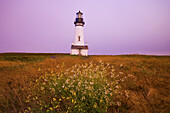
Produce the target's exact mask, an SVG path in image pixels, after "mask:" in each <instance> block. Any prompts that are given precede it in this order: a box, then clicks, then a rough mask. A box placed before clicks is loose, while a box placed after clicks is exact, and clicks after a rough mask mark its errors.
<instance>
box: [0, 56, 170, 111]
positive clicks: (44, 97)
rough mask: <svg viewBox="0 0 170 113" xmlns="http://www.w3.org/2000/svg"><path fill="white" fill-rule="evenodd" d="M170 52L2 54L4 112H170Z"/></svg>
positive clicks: (0, 97)
mask: <svg viewBox="0 0 170 113" xmlns="http://www.w3.org/2000/svg"><path fill="white" fill-rule="evenodd" d="M169 77H170V56H146V55H117V56H107V55H102V56H100V55H92V56H88V57H82V56H70V55H69V54H36V53H35V54H33V53H30V54H29V53H27V54H26V53H3V54H0V112H13V113H14V112H109V113H111V112H115V113H116V112H118V113H119V112H131V113H142V112H146V113H168V112H169V111H170V89H169V88H170V84H169V83H170V79H169Z"/></svg>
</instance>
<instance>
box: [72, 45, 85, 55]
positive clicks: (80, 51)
mask: <svg viewBox="0 0 170 113" xmlns="http://www.w3.org/2000/svg"><path fill="white" fill-rule="evenodd" d="M70 54H71V55H80V56H88V46H87V45H86V46H75V45H72V46H71V53H70Z"/></svg>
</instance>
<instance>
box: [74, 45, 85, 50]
mask: <svg viewBox="0 0 170 113" xmlns="http://www.w3.org/2000/svg"><path fill="white" fill-rule="evenodd" d="M71 49H88V46H87V45H85V46H76V45H72V46H71Z"/></svg>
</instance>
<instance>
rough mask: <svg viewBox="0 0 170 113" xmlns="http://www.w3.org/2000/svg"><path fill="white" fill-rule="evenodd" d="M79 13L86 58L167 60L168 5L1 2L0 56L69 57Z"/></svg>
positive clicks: (118, 0)
mask: <svg viewBox="0 0 170 113" xmlns="http://www.w3.org/2000/svg"><path fill="white" fill-rule="evenodd" d="M79 10H80V11H82V12H83V14H84V15H83V16H84V21H85V23H86V24H85V27H84V34H85V41H87V42H88V45H89V54H105V55H111V54H113V55H114V54H137V53H138V54H157V55H161V54H166V55H170V0H0V52H1V53H2V52H43V53H44V52H48V53H51V52H55V53H69V52H70V46H71V43H72V41H74V34H75V26H74V20H75V17H76V14H75V13H76V12H77V11H79Z"/></svg>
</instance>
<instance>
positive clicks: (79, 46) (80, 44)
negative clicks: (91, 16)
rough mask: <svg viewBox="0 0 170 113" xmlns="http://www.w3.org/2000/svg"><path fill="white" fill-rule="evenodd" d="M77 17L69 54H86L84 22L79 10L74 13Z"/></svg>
mask: <svg viewBox="0 0 170 113" xmlns="http://www.w3.org/2000/svg"><path fill="white" fill-rule="evenodd" d="M76 15H77V17H76V19H75V22H74V24H75V27H76V33H75V39H74V42H72V45H71V53H70V54H71V55H80V56H88V46H87V42H86V44H85V43H84V31H83V28H84V24H85V22H84V21H83V17H82V15H83V13H81V12H80V11H79V12H77V13H76Z"/></svg>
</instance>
